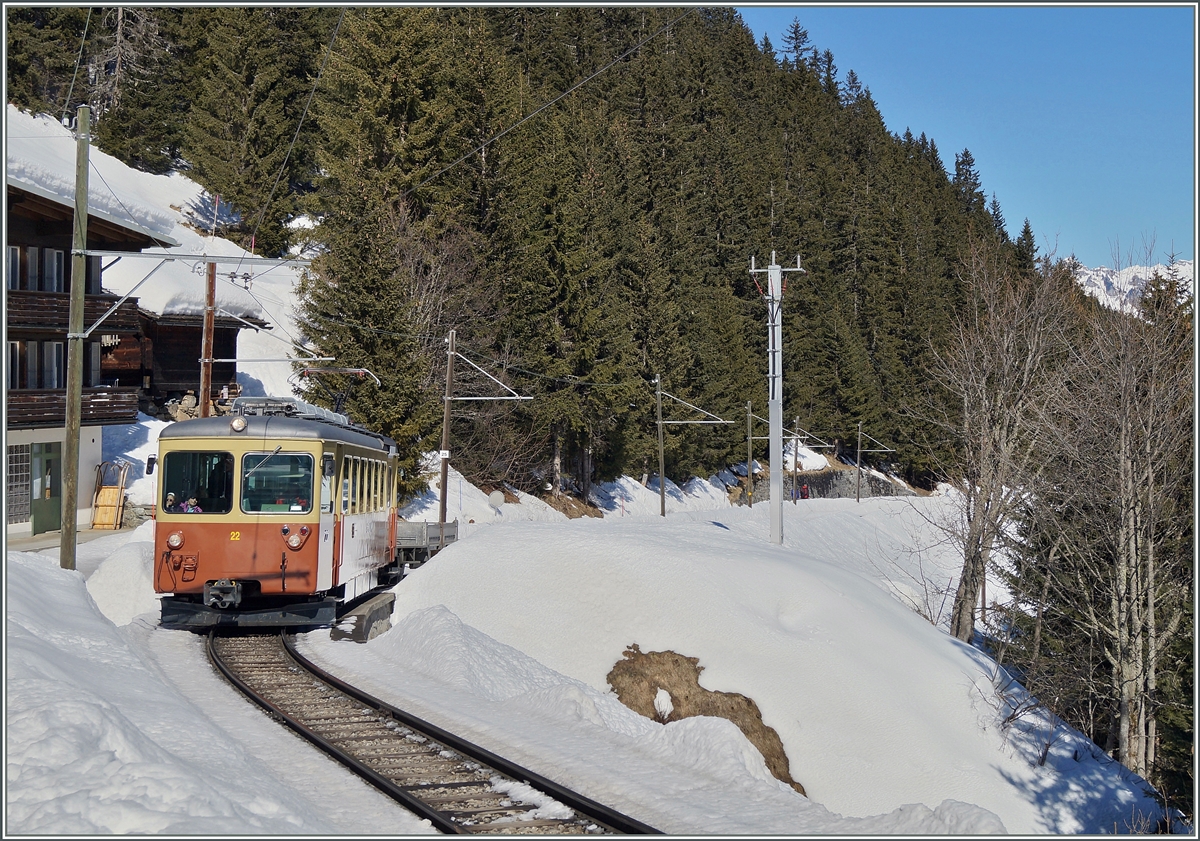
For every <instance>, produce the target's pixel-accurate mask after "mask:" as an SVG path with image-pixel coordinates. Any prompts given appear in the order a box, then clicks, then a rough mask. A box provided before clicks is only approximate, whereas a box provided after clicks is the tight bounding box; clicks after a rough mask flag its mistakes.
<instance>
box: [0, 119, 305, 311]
mask: <svg viewBox="0 0 1200 841" xmlns="http://www.w3.org/2000/svg"><path fill="white" fill-rule="evenodd" d="M5 141H6V168H5V179H6V184H11V185H12V186H14V187H19V188H20V189H22V190H27V191H29V192H31V193H34V194H36V195H39V196H42V197H45V198H49V199H52V200H54V201H61V202H63V203H64V204H67V205H68V206H73V205H74V201H75V199H74V192H75V186H74V179H75V147H76V142H75V136H74V135H73V134H72V133H71V131H70V130H68V129H67V128H65V127H63V126H62V125H60V124H59V123H58V122H57V121H56V120H55V119H54V118H52V117H49V116H46V115H32V114H28V113H26V112H23V111H21V110H20V109H18V108H17V107H15V106H13V105H11V104H10V105H9V106H8V110H7V111H6V113H5ZM88 160H89V164H90V166H91V173H90V175H89V177H88V212H89V214H92V215H94V216H97V217H99V218H103V219H105V220H106V221H109V222H111V223H113V224H117V225H121V226H122V227H125V228H130V229H133V230H142V231H144V232H145V233H146V234H147V235H149V236H151V237H153V238H154V239H156V240H158V241H159V242H161V243H162V245H163V247H161V248H157V247H156V248H149V249H145V250H143V251H142V252H141V254H140V255H138V254H134V253H131V254H128V255H124V256H122V257H121V258H119V259H118V260H116V261H114V262H111V263H110V262H109V259H108V258H105V269H104V279H103V281H102V282H103V285H104V289H105V291H107V292H112V293H115V294H117V295H128V294H132V295H135V296H136V297H137V299H138V305H139V306H140V307H141V308H142V309H143V310H145V311H147V312H150V313H154V314H157V315H172V316H202V315H203V314H204V306H205V303H204V300H205V263H206V262H207V261H206V259H205V258H208V257H214V258H222V259H221V260H220V261H219V263H218V268H217V288H216V302H217V315H218V317H227V316H231V317H234V318H240V319H248V320H251V321H257V322H259V323H271V322H278V321H279V320H280V318H281V317H282V316H281V315H280V314H279V313H268V312H266V307H265V306H264V304H263V297H262V296H263V292H264V291H265V290H269V288H270V287H272V286H273V285H282V286H284V287H286V288H288V289H290V288H291V287H292V285H293V284H294V283H295V280H296V278H297V276H298V274H299V269H298V267H297V266H295V265H291V264H285V265H279V264H277V263H275V262H274V261H271V263H270V265H267V263H266V261H264V260H262V259H261V258H255V257H254V255H252V254H251V253H250V252H248V251H245V250H244V249H242V248H240V247H238V246H237V245H236V244H235V243H232V242H229V241H228V240H224V239H221V238H220V237H212V236H205V235H204V234H203V233H202V232H200V231H198V230H196V229H195V227H193V226H192V225H190V224H188V222H189V221H191V220H192V219H193V218H194V214H195V209H196V208H197V207H200V206H203V205H205V204H206V203H207V202H209V201H210V200H211V199H210V198H209V197H208V195H207V193H206V192H205V190H204V188H203V187H201V186H200V185H199V184H197V183H196V182H194V181H192V180H191V179H189V178H187V177H185V176H183V175H181V174H179V173H172V174H170V175H153V174H151V173H147V172H140V171H138V170H136V169H133V168H132V167H129V166H126V165H125V164H124V163H122V162H121V161H119V160H117V159H116V158H114V157H112V156H111V155H108V154H105V153H104V152H101V151H100V150H99V149H96V148H95V147H93V148H92V149H91V150H90V152H89V155H88ZM155 257H157V258H159V259H161V258H163V257H172V258H174V259H173V261H172V262H168V263H164V264H162V265H161V266H159V265H158V260H156V259H154V258H155ZM148 275H149V276H150V278H149V280H147V276H148ZM248 287H250V288H248Z"/></svg>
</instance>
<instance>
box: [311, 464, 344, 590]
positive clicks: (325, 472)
mask: <svg viewBox="0 0 1200 841" xmlns="http://www.w3.org/2000/svg"><path fill="white" fill-rule="evenodd" d="M341 451H342V448H341V447H335V448H332V449H330V450H326V451H325V453H324V454H323V455H322V456H321V516H320V522H319V523H318V525H317V530H318V531H319V532H320V543H318V544H317V588H318V589H319V590H321V591H322V592H323V591H325V590H328V589H330V588H331V587H333V585H334V575H333V556H334V546H335V545H336V540H335V536H334V521H335V519H336V515H335V512H334V505H335V500H336V489H337V488H336V484H335V483H336V482H337V476H338V465H339V464H340V463H341V460H342V452H341Z"/></svg>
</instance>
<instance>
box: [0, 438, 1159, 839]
mask: <svg viewBox="0 0 1200 841" xmlns="http://www.w3.org/2000/svg"><path fill="white" fill-rule="evenodd" d="M154 423H155V422H146V423H145V424H143V426H144V428H145V432H144V433H143V436H144V437H145V438H146V439H148V440H149V439H152V438H153V437H154V433H153V424H154ZM138 438H139V435H138V434H137V433H133V432H130V431H125V433H124V434H120V435H114V436H113V437H112V440H111V441H110V442H109V443H110V445H111V446H116V445H117V442H119V441H121V442H126V443H128V442H132V441H136V440H138ZM147 446H149V444H144V445H142V447H143V448H144V447H147ZM141 452H145V449H138V448H134V451H132V452H128V453H127V455H129V456H130V459H131V460H135V459H138V458H139V453H141ZM106 455H107V454H106ZM447 485H448V488H449V489H450V490H451V494H450V496H449V497H448V503H449V504H448V507H449V508H450V510H451V512H452V516H457V517H459V519H460V522H462V523H464V524H465V523H467V522H468V521H470V520H474V523H472V524H470V525H469V526H468V527H467V529H466V533H465V536H464V537H463V538H462V539H460V540H459V541H458V542H457V543H454V544H452V545H451V546H450V547H448V548H447V549H446V550H445V551H443V552H442V553H440V554H439V555H437V556H436V557H435V558H434V559H433V560H432V561H431V562H430V563H427V564H425V565H424V566H422V567H420V568H419V569H417V570H415V571H414V572H413V573H412V574H410V575H409V576H408V577H407V578H406V579H405V580H404V581H402V582H401V583H400V584H398V585H397V586H396V587H395V588H394V592H395V594H396V609H395V613H394V616H393V627H392V629H391V630H390V631H388V632H386V633H384V634H382V635H380V636H378V637H376V638H375V639H373V640H372V641H371V642H369V643H366V644H359V643H354V642H350V641H346V640H341V641H335V640H333V639H332V638H331V636H330V634H329V633H328V632H327V631H318V632H312V633H309V634H306V635H304V636H303V637H302V638H301V641H300V645H301V649H302V650H303V651H304V652H305V653H306V654H307V655H309V656H311V657H313V658H314V659H316V660H317V661H319V662H321V663H322V664H324V665H325V666H326V667H328V668H330V669H331V670H332V671H334V672H335V673H337V674H340V675H342V676H343V677H345V678H346V679H348V680H350V681H351V682H353V683H356V684H358V685H361V686H363V687H364V688H365V689H367V690H368V691H370V692H372V693H374V694H376V695H378V696H380V697H383V698H386V699H388V700H390V701H392V702H393V703H396V704H397V705H399V706H402V707H404V708H406V709H409V710H411V711H412V712H414V713H415V714H417V715H419V716H421V717H423V718H425V719H427V720H429V721H432V722H434V723H436V724H439V725H440V726H443V727H446V728H447V729H450V730H454V731H456V732H460V733H461V734H462V735H465V736H466V737H468V738H470V739H472V740H474V741H476V742H478V743H480V744H482V745H484V746H485V747H487V748H489V749H491V750H493V751H496V752H498V753H501V754H504V755H506V756H509V757H510V758H512V759H514V760H516V761H518V762H519V763H521V764H524V765H526V766H527V767H529V768H531V769H533V770H535V771H538V772H540V773H542V774H545V775H547V776H550V777H552V778H554V779H556V780H559V781H560V782H562V783H564V784H566V785H568V786H571V787H574V788H577V789H579V790H581V791H583V792H584V793H585V794H587V795H589V796H591V797H592V798H594V799H596V800H599V801H601V802H604V803H606V804H608V805H611V806H613V807H615V808H617V809H619V810H621V811H623V812H625V813H627V814H629V815H631V816H633V817H635V818H638V819H639V820H642V821H644V822H646V823H647V824H649V825H651V826H655V827H657V828H660V829H662V830H664V831H666V832H667V833H669V834H676V835H686V834H697V833H705V834H714V833H715V834H749V835H754V834H867V835H870V834H931V833H951V834H975V833H994V832H1004V831H1007V832H1010V833H1103V832H1111V831H1113V829H1114V828H1116V829H1117V830H1118V831H1128V830H1129V829H1130V828H1133V827H1138V826H1144V824H1145V821H1146V820H1147V819H1153V818H1154V817H1155V816H1156V815H1157V806H1156V804H1155V802H1154V800H1153V799H1152V798H1151V797H1150V796H1149V794H1148V787H1147V786H1146V785H1145V783H1144V782H1143V781H1142V780H1140V779H1139V778H1137V777H1136V776H1134V775H1132V774H1130V773H1129V772H1128V771H1126V770H1125V769H1124V768H1123V767H1122V766H1120V765H1118V764H1117V763H1115V762H1113V761H1112V760H1111V759H1109V758H1108V757H1106V756H1105V755H1104V754H1103V753H1102V752H1101V751H1100V750H1099V749H1098V748H1097V747H1096V746H1095V745H1093V744H1092V743H1091V742H1089V741H1088V740H1087V739H1085V738H1084V737H1083V736H1081V735H1080V734H1079V733H1077V732H1075V731H1073V730H1071V729H1070V728H1067V727H1065V726H1064V725H1062V724H1061V723H1057V722H1054V721H1053V719H1052V718H1050V717H1049V716H1047V715H1045V714H1044V713H1043V712H1040V711H1035V712H1034V713H1031V714H1028V715H1026V716H1024V717H1021V718H1019V719H1018V720H1017V722H1016V723H1015V724H1013V725H1011V726H1009V727H1005V726H1003V725H1002V720H1003V719H1004V717H1005V715H1006V714H1007V712H1008V711H1009V710H1010V709H1011V705H1012V704H1013V703H1015V702H1016V701H1018V700H1020V697H1019V694H1020V690H1019V688H1015V689H1014V688H1013V687H1009V688H1008V689H1007V690H1003V687H1004V684H1005V676H1004V674H1003V673H1002V672H1000V671H999V670H998V669H997V668H996V666H995V664H994V663H992V662H991V661H990V660H989V659H988V658H987V657H985V656H983V655H982V654H981V653H980V652H978V651H977V650H975V649H972V648H970V647H968V646H964V645H962V644H960V643H959V642H957V641H956V640H954V639H952V638H951V637H950V636H949V635H948V634H947V633H946V632H945V629H944V627H939V626H936V625H934V624H931V623H930V622H929V621H926V619H924V618H922V616H921V615H919V613H918V612H917V610H916V609H915V608H918V607H920V603H921V599H922V597H923V591H922V584H921V583H920V582H923V581H928V582H930V585H931V586H934V587H937V588H944V587H945V586H947V585H948V584H952V583H953V576H954V571H955V567H956V562H955V558H954V557H953V555H952V553H951V552H950V551H949V550H948V549H947V548H946V547H945V546H942V545H940V541H939V536H938V534H937V532H936V530H935V529H933V528H931V526H930V521H931V520H936V519H937V518H939V517H942V516H946V515H947V513H948V512H947V511H946V506H947V505H948V502H947V499H946V498H945V497H939V496H934V497H925V498H919V497H913V498H905V499H899V498H875V499H864V500H863V501H862V502H861V503H855V502H854V500H838V499H828V500H816V499H814V500H804V501H802V502H799V503H798V504H793V503H787V504H785V505H784V506H783V508H784V544H783V545H782V546H775V545H771V544H770V543H769V542H768V539H767V538H768V534H769V531H770V528H769V511H768V506H767V505H758V506H755V507H754V508H753V509H748V508H745V507H736V506H731V505H729V504H728V502H727V501H726V499H725V497H724V492H723V490H721V489H720V488H718V487H717V485H716V484H714V483H712V482H705V481H700V480H695V481H693V482H691V483H689V484H688V486H686V487H685V488H676V487H674V486H671V487H670V488H669V490H670V493H669V494H668V501H669V513H668V516H667V517H666V518H662V517H660V516H658V504H659V503H658V494H657V489H654V488H645V487H642V486H641V484H640V483H639V482H637V481H635V480H632V479H628V478H626V479H622V480H621V481H619V482H615V483H611V484H607V485H603V486H601V487H600V488H599V489H598V492H597V494H596V499H597V500H598V501H601V502H602V503H603V504H604V506H605V511H606V514H605V516H604V517H603V518H602V519H600V518H586V517H585V518H581V519H577V520H567V519H566V518H565V517H563V515H561V514H559V513H558V512H557V511H555V510H553V509H551V508H549V507H548V506H546V505H545V504H544V503H542V502H540V500H537V499H536V498H534V497H527V496H521V497H520V500H521V501H520V502H518V503H505V504H503V505H501V506H500V507H499V508H498V509H497V508H493V507H492V506H491V505H490V504H489V502H488V497H487V496H486V495H485V494H483V492H482V491H480V490H478V489H477V488H475V487H474V486H471V485H470V484H469V483H467V482H466V481H465V480H463V479H462V478H461V476H459V475H458V474H457V472H456V471H453V470H451V472H450V481H449V482H448V483H447ZM135 487H137V486H135ZM459 494H461V502H460V501H459V499H458V498H457V497H458V495H459ZM436 505H437V497H436V494H433V493H430V494H428V495H426V496H425V497H422V498H420V499H418V500H415V501H414V502H413V503H412V504H411V505H410V506H409V508H408V509H406V512H405V513H406V515H408V516H410V517H412V518H420V517H423V516H428V515H429V513H430V510H432V513H433V518H434V519H436ZM622 505H623V506H624V511H622V510H621V506H622ZM459 509H460V510H459ZM152 529H153V522H150V523H146V524H144V525H142V526H141V527H140V528H138V529H137V530H134V531H126V532H117V533H114V534H113V535H111V536H106V537H103V538H101V539H99V540H96V541H94V542H92V543H87V544H83V545H81V546H80V549H79V559H78V562H77V564H78V569H77V570H76V571H64V570H61V569H59V567H58V565H57V562H56V557H57V550H56V549H51V550H46V551H44V552H42V553H36V554H35V553H21V552H9V553H8V563H7V568H6V577H7V582H6V584H7V586H6V594H7V595H6V601H7V623H6V649H7V666H8V670H7V677H8V682H7V686H6V694H7V709H6V726H7V733H8V736H7V745H8V780H7V782H8V785H7V802H6V817H7V828H8V831H9V832H12V833H17V834H29V833H39V834H40V833H46V834H82V833H102V832H122V833H129V832H133V833H165V834H184V833H186V834H263V835H268V834H270V835H292V834H340V835H361V834H372V833H390V834H413V833H421V832H427V831H430V830H429V828H428V827H427V826H425V825H423V824H422V823H420V822H419V821H417V820H416V819H415V818H414V817H412V816H411V815H409V814H408V813H407V812H404V811H403V810H401V809H399V808H398V807H396V806H394V805H393V804H391V803H390V802H388V801H387V800H386V799H384V798H382V797H381V796H379V795H376V794H374V793H373V792H371V791H370V790H369V789H367V788H366V787H365V786H364V785H363V784H361V783H359V782H358V781H357V780H355V779H351V778H350V777H349V776H348V775H346V774H345V773H344V772H343V771H342V770H341V769H339V768H337V767H336V766H334V765H332V764H331V763H329V762H327V761H325V760H323V759H321V758H319V757H317V756H316V755H315V754H314V753H313V751H312V750H311V749H310V748H309V747H308V746H307V744H306V743H305V742H303V741H302V740H300V739H298V738H296V737H294V736H292V735H291V734H290V733H288V732H286V731H285V730H284V729H283V728H280V727H279V726H278V725H275V724H273V723H272V722H271V721H270V720H269V719H267V718H266V717H265V716H264V715H262V714H261V713H260V712H258V711H257V710H256V709H254V708H252V707H251V706H250V705H249V704H247V703H245V702H244V701H242V700H240V699H239V698H237V697H236V696H235V694H234V693H233V691H232V690H231V689H230V688H229V687H228V686H227V685H225V684H224V683H223V682H222V681H221V680H220V679H219V678H217V677H216V676H214V674H213V673H212V672H211V670H210V668H209V667H208V666H207V664H206V662H205V659H204V655H203V650H202V645H201V638H200V637H198V636H196V635H193V634H191V633H188V632H183V631H166V630H161V629H159V628H157V599H156V597H155V595H154V593H153V589H152V586H151V579H150V570H151V565H152V555H153V546H152V543H151V541H152V536H153V535H152ZM633 644H637V645H638V646H639V647H640V648H641V650H642V651H647V652H649V651H675V652H677V653H679V654H682V655H684V656H688V657H696V658H698V659H699V665H700V666H702V667H703V673H702V675H701V685H702V686H703V687H704V688H706V689H710V690H714V691H723V692H736V693H740V694H743V695H746V696H747V697H749V698H751V699H753V700H754V701H755V702H756V704H757V705H758V707H759V709H760V710H761V711H762V715H763V720H764V722H765V723H766V724H767V725H769V726H771V727H773V728H774V729H775V730H776V731H777V732H778V734H779V736H780V738H781V740H782V743H783V745H784V748H785V750H786V752H787V756H788V760H789V763H790V768H791V774H792V776H793V778H794V779H796V780H797V781H799V782H800V783H801V784H802V785H803V786H804V788H805V790H806V791H807V793H808V797H807V798H806V797H803V796H801V795H799V794H797V793H796V792H795V791H793V790H792V789H791V788H790V787H788V786H786V785H785V784H783V783H781V782H779V781H778V780H776V779H775V778H774V777H772V776H771V775H770V773H769V772H768V771H767V768H766V765H765V763H764V761H763V759H762V756H761V755H760V754H759V753H758V752H757V751H756V750H755V748H754V747H753V746H752V745H751V744H750V742H749V741H747V740H746V738H745V737H744V736H743V735H742V733H741V731H740V730H738V729H737V728H736V727H735V726H734V725H733V724H732V723H730V722H728V721H726V720H725V719H719V718H709V717H697V718H689V719H683V720H680V721H674V722H670V723H668V724H666V725H663V724H660V723H658V722H656V721H652V720H651V719H648V718H645V717H643V716H640V715H638V714H637V713H634V712H633V711H631V710H629V709H628V708H626V707H624V706H623V705H622V704H621V703H620V702H619V701H618V700H617V697H616V695H615V693H614V692H613V691H612V690H611V688H610V687H609V686H608V683H607V675H608V673H609V671H610V670H611V669H612V667H613V665H614V664H615V663H616V662H617V661H618V660H620V659H621V658H622V654H623V652H624V651H625V649H626V648H627V647H628V646H631V645H633ZM998 687H999V688H998ZM1014 693H1016V694H1014ZM1046 741H1050V742H1052V744H1051V747H1050V750H1049V755H1048V759H1047V761H1046V763H1045V764H1044V765H1042V766H1039V765H1038V762H1037V759H1038V755H1039V753H1040V751H1041V750H1042V748H1043V746H1044V744H1045V742H1046Z"/></svg>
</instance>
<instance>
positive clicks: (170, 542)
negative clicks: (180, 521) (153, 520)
mask: <svg viewBox="0 0 1200 841" xmlns="http://www.w3.org/2000/svg"><path fill="white" fill-rule="evenodd" d="M167 546H169V547H171V548H172V549H178V548H180V547H181V546H183V532H181V531H173V532H171V533H170V534H168V535H167Z"/></svg>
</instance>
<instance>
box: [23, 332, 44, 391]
mask: <svg viewBox="0 0 1200 841" xmlns="http://www.w3.org/2000/svg"><path fill="white" fill-rule="evenodd" d="M40 345H41V343H40V342H25V387H26V388H37V387H38V371H39V370H40V369H39V368H38V359H39V358H40V357H41V354H40V353H38V350H39V347H40Z"/></svg>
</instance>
